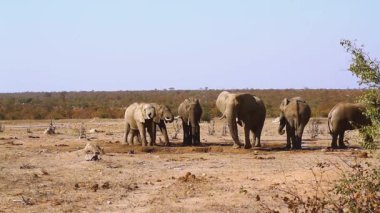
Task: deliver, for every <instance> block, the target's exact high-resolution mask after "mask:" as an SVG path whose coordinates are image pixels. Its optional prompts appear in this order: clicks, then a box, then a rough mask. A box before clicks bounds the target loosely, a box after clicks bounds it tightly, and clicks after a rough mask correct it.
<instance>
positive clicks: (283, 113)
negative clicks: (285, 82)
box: [278, 98, 289, 135]
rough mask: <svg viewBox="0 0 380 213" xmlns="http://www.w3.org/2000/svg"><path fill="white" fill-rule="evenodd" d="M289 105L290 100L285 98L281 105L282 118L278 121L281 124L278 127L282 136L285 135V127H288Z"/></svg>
mask: <svg viewBox="0 0 380 213" xmlns="http://www.w3.org/2000/svg"><path fill="white" fill-rule="evenodd" d="M288 104H289V99H288V98H284V100H282V102H281V105H280V117H279V119H278V120H279V122H280V125H279V126H278V134H280V135H283V134H285V130H284V128H285V125H286V118H285V110H286V107H287V106H288Z"/></svg>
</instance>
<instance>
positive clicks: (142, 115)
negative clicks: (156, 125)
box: [135, 104, 156, 123]
mask: <svg viewBox="0 0 380 213" xmlns="http://www.w3.org/2000/svg"><path fill="white" fill-rule="evenodd" d="M155 115H156V110H155V108H154V107H153V106H152V105H151V104H141V105H140V107H139V108H138V109H136V111H135V117H136V118H137V120H138V121H139V122H141V123H145V120H150V119H153V117H154V116H155Z"/></svg>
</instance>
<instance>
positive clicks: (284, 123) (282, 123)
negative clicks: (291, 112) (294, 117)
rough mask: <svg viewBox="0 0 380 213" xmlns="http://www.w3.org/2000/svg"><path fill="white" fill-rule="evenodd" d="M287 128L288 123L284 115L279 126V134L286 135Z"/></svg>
mask: <svg viewBox="0 0 380 213" xmlns="http://www.w3.org/2000/svg"><path fill="white" fill-rule="evenodd" d="M285 126H286V121H285V117H284V116H283V115H281V116H280V124H279V125H278V134H280V135H283V134H285V130H284V128H285Z"/></svg>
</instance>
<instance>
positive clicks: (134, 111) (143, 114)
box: [123, 103, 155, 146]
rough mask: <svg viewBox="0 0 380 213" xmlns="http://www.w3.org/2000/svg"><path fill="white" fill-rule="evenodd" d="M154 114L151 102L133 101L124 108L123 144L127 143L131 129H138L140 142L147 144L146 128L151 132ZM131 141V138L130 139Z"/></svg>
mask: <svg viewBox="0 0 380 213" xmlns="http://www.w3.org/2000/svg"><path fill="white" fill-rule="evenodd" d="M154 116H155V109H154V107H153V106H152V105H151V104H147V103H133V104H131V105H130V106H128V108H127V109H126V110H125V116H124V119H125V132H124V139H123V144H127V143H128V135H129V133H130V131H131V130H132V131H133V130H138V131H139V133H140V135H141V143H142V145H143V146H146V145H147V140H146V132H145V131H146V129H148V132H151V129H152V119H153V117H154ZM131 143H132V140H131Z"/></svg>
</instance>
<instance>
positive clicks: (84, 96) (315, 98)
mask: <svg viewBox="0 0 380 213" xmlns="http://www.w3.org/2000/svg"><path fill="white" fill-rule="evenodd" d="M231 91H233V92H248V93H251V94H254V95H257V96H259V97H260V98H261V99H262V100H263V101H264V103H265V105H266V108H267V117H277V116H278V115H279V105H280V103H281V101H282V99H283V98H285V97H295V96H301V97H302V98H304V99H305V100H306V101H307V102H308V103H309V105H310V107H311V108H312V116H316V117H326V116H327V115H328V113H329V111H330V109H331V108H332V107H333V106H334V105H335V104H336V103H337V102H341V101H345V102H354V101H355V100H356V99H357V97H359V96H360V95H362V94H363V90H328V89H300V90H295V89H285V90H272V89H268V90H253V89H245V90H231ZM220 92H221V90H165V91H159V90H153V91H117V92H41V93H13V94H0V120H5V119H6V120H16V119H63V118H77V119H84V118H93V117H99V118H122V117H123V115H124V110H125V108H126V107H127V106H128V105H129V104H131V103H133V102H157V103H163V104H166V105H168V106H169V107H170V108H171V109H172V110H173V111H174V112H176V111H177V108H178V105H179V104H180V103H181V102H182V101H183V100H184V99H185V98H188V97H197V98H199V99H200V100H201V104H202V107H203V115H202V120H204V121H209V120H211V119H212V118H214V117H217V116H220V114H219V112H218V110H217V109H216V106H215V100H216V98H217V96H218V95H219V93H220Z"/></svg>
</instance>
